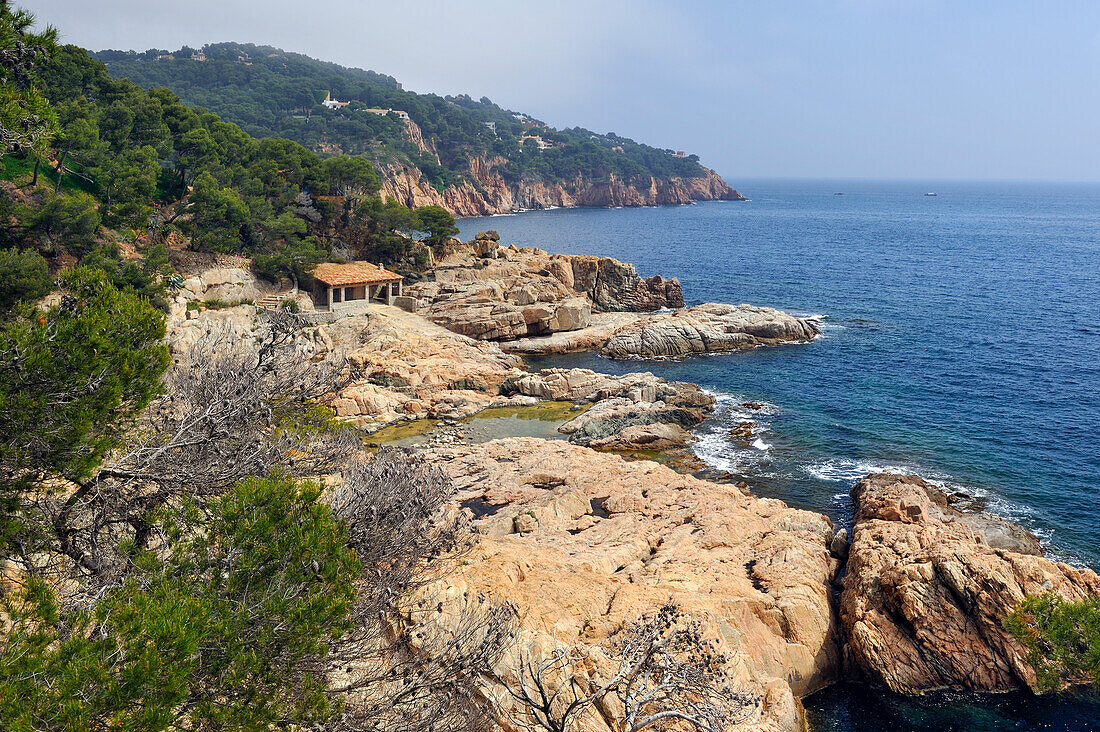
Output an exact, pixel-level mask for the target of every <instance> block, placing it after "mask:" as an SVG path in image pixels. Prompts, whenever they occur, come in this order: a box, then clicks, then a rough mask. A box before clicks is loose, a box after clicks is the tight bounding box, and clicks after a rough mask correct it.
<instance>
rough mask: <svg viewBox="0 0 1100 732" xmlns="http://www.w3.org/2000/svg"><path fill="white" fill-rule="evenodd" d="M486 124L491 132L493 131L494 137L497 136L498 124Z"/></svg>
mask: <svg viewBox="0 0 1100 732" xmlns="http://www.w3.org/2000/svg"><path fill="white" fill-rule="evenodd" d="M484 124H485V126H486V127H488V128H489V129H490V130H492V131H493V134H494V135H495V134H496V131H497V123H496V122H485V123H484Z"/></svg>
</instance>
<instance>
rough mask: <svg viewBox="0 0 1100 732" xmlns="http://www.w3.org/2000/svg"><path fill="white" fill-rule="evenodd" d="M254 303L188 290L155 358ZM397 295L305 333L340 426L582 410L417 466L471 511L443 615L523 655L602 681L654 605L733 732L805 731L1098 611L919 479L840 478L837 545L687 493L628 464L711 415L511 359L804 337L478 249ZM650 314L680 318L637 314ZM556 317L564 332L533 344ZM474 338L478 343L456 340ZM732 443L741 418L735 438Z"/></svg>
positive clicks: (751, 505)
mask: <svg viewBox="0 0 1100 732" xmlns="http://www.w3.org/2000/svg"><path fill="white" fill-rule="evenodd" d="M269 289H270V288H268V287H267V286H264V285H261V284H259V283H257V282H256V281H255V280H254V278H252V276H251V274H250V273H249V272H248V271H247V270H246V269H243V268H240V267H238V268H235V269H232V271H229V270H227V269H225V268H222V270H221V271H207V272H203V273H199V274H196V275H195V276H194V277H191V278H188V279H187V280H186V281H185V287H184V290H183V291H182V292H181V294H180V296H179V297H178V298H177V300H176V302H175V303H174V304H173V310H172V313H171V316H170V319H169V341H170V344H171V346H172V350H173V352H174V353H176V354H180V353H182V352H184V351H185V350H186V348H187V346H188V344H191V343H194V342H196V341H198V340H200V339H203V338H207V337H209V336H210V334H211V333H212V332H214V331H218V332H226V333H231V334H232V337H231V338H230V339H229V340H228V341H227V342H231V343H234V344H235V345H234V346H233V347H239V348H248V347H250V344H251V343H252V342H253V340H254V338H253V333H254V330H255V329H256V328H257V327H259V326H258V325H257V323H258V322H259V320H262V319H257V308H256V307H254V306H251V305H248V304H242V305H239V306H236V307H228V308H222V309H214V308H208V309H205V310H200V311H196V310H195V309H194V308H193V307H187V301H188V300H195V299H198V300H202V299H204V298H206V299H211V298H213V297H214V296H215V295H216V296H217V297H218V298H221V299H226V298H230V297H240V298H241V299H247V298H251V297H254V296H255V297H270V296H271V293H270V292H269ZM408 290H411V291H412V294H411V295H410V296H409V297H410V299H414V300H415V302H414V303H412V304H410V303H404V304H405V305H406V306H407V307H409V309H411V310H414V311H415V312H408V311H407V310H403V309H401V308H398V307H391V306H385V305H372V306H370V307H369V308H367V309H366V310H365V311H364V312H361V313H358V314H354V315H349V316H346V317H343V318H340V319H338V320H336V321H335V322H332V323H321V324H319V325H313V326H309V327H303V329H302V332H301V335H300V337H299V340H298V342H297V343H296V344H295V348H296V349H297V350H298V352H299V353H300V354H301V357H302V358H303V359H309V360H321V359H325V358H329V357H333V356H335V357H339V358H343V359H346V360H347V362H348V363H349V364H350V365H351V367H353V368H354V369H355V370H356V371H355V374H356V378H355V380H354V381H353V382H352V383H350V384H348V385H347V386H346V387H344V388H343V389H342V390H341V391H340V393H338V394H336V395H335V397H334V398H332V399H331V401H330V403H329V406H330V407H331V408H332V409H333V410H334V411H335V413H336V414H337V416H339V417H340V418H342V419H344V420H347V421H349V422H351V423H353V424H355V425H358V426H360V427H362V428H363V429H365V430H366V431H368V432H369V431H373V430H376V429H378V428H381V427H383V426H385V425H394V424H401V423H404V422H412V421H416V420H422V419H439V420H459V419H465V418H467V417H470V416H472V415H474V414H477V413H479V412H481V411H482V410H485V409H487V408H489V407H496V406H516V407H522V406H525V405H527V406H530V405H534V404H538V403H540V402H563V403H567V402H573V403H575V404H577V405H579V407H578V409H577V410H576V414H572V413H571V414H570V415H569V417H568V419H567V421H565V422H564V423H563V424H562V425H561V426H560V428H559V429H560V431H561V432H562V433H563V434H565V435H566V437H567V438H568V439H567V440H545V439H535V438H516V439H507V440H495V441H491V442H486V443H482V444H472V445H471V444H462V445H460V444H456V445H449V446H435V447H429V448H427V449H426V451H427V455H428V457H429V459H430V460H431V461H432V462H433V463H435V464H438V465H439V466H440V467H441V468H442V469H443V470H444V471H445V472H446V473H448V474H449V475H450V477H451V478H452V479H453V480H454V482H455V484H456V486H457V487H458V490H459V492H458V494H457V496H456V497H455V499H454V504H453V505H452V506H451V510H452V511H455V512H461V511H465V512H468V513H469V519H470V521H471V524H472V527H473V529H474V532H475V536H476V537H477V540H476V544H475V546H474V548H473V550H472V552H471V553H470V554H469V555H467V556H465V557H464V559H463V563H462V565H461V566H460V567H456V568H455V571H454V574H452V575H449V576H448V577H447V579H446V581H445V582H442V583H441V584H440V585H438V586H437V587H435V588H434V590H433V592H435V594H436V596H437V598H438V602H439V603H440V607H443V608H445V609H447V610H455V611H458V610H461V609H463V608H464V607H465V605H466V604H468V603H470V602H472V600H471V598H474V597H487V598H489V599H490V600H493V601H500V602H508V603H511V605H512V607H513V608H514V609H515V611H516V614H517V617H518V622H519V623H520V626H521V629H522V635H521V637H522V638H523V639H524V640H523V642H524V643H526V644H528V645H527V648H528V649H538V648H544V647H546V646H547V644H548V643H550V642H551V641H553V642H569V643H576V644H579V645H580V646H581V647H584V648H589V649H590V657H589V665H588V666H587V668H588V671H587V673H590V674H592V675H595V676H598V675H599V674H600V673H602V672H603V671H601V669H603V667H604V666H605V665H606V664H607V663H609V660H608V658H607V657H606V655H602V652H601V651H600V650H599V649H600V644H601V643H602V642H603V641H605V640H606V639H607V638H608V637H609V636H610V635H611V634H613V633H614V632H615V631H616V630H617V629H618V628H620V627H621V626H622V625H623V623H625V622H628V621H629V620H631V619H632V618H634V617H637V616H638V615H640V614H641V613H643V612H646V611H649V610H652V609H653V608H654V607H656V606H658V605H660V604H661V603H663V602H665V601H667V600H669V599H670V598H671V599H673V600H675V601H676V602H677V603H679V604H680V605H681V606H682V607H683V609H684V610H685V611H686V612H688V613H689V614H691V615H692V616H693V617H696V618H698V619H700V620H701V621H702V622H703V623H704V627H705V628H706V631H707V633H708V634H709V635H711V636H712V637H714V638H715V639H717V641H718V642H719V644H720V646H721V648H722V649H723V650H724V651H726V652H727V653H729V654H730V658H731V659H733V660H732V661H731V668H730V669H729V671H730V673H731V674H733V676H734V677H735V678H736V679H737V680H738V682H739V683H740V684H741V685H742V686H743V687H744V688H745V689H746V690H748V691H749V692H751V693H752V694H753V695H754V696H755V698H757V699H759V703H758V704H757V705H756V707H755V708H754V709H753V710H752V712H751V714H750V716H749V718H748V719H747V720H746V721H745V722H744V724H743V725H741V726H739V728H740V729H752V730H776V731H778V730H792V731H793V730H801V729H803V728H804V724H805V722H804V718H803V714H802V710H801V705H800V702H799V699H801V698H802V697H803V696H805V695H807V694H810V693H812V692H813V691H815V690H818V689H820V688H822V687H824V686H827V685H829V684H831V683H834V682H836V681H838V680H841V679H863V680H865V681H867V682H868V683H872V684H880V685H882V686H884V687H887V688H889V689H892V690H894V691H897V692H900V693H907V694H915V693H921V692H923V691H927V690H931V689H939V688H956V689H965V690H975V691H1000V690H1007V689H1015V688H1025V689H1035V688H1036V681H1035V672H1034V670H1033V669H1031V668H1030V666H1029V665H1028V662H1027V658H1026V652H1025V651H1024V649H1022V648H1021V647H1020V646H1019V644H1018V643H1017V642H1016V641H1015V639H1014V638H1013V637H1012V636H1011V634H1009V633H1008V632H1007V631H1005V630H1004V629H1003V627H1002V624H1001V623H1002V620H1003V618H1004V617H1005V615H1007V614H1008V613H1009V612H1011V610H1012V609H1013V608H1015V607H1016V605H1017V604H1018V603H1019V602H1020V601H1021V600H1022V599H1023V598H1024V597H1026V596H1029V595H1036V594H1041V593H1045V592H1054V593H1056V594H1058V595H1060V596H1062V597H1064V598H1067V599H1079V598H1083V597H1087V596H1092V595H1100V577H1097V575H1096V574H1095V573H1093V572H1092V571H1090V570H1087V569H1076V568H1073V567H1070V566H1068V565H1066V564H1063V563H1059V562H1055V561H1051V560H1049V559H1046V558H1044V557H1043V556H1042V550H1041V547H1040V545H1039V542H1038V541H1037V540H1036V539H1035V537H1034V536H1032V535H1030V534H1029V533H1028V532H1026V531H1024V530H1023V529H1021V528H1020V527H1018V526H1016V525H1014V524H1012V523H1010V522H1008V521H1006V520H1004V519H1001V518H999V517H996V516H993V515H991V514H987V513H982V512H973V511H965V510H962V509H961V507H960V506H958V505H955V504H954V503H953V502H952V501H951V500H950V498H949V497H948V496H947V495H946V494H944V493H943V492H942V491H940V490H939V489H938V488H936V487H935V486H934V485H932V484H930V483H927V482H925V481H923V480H922V479H920V478H918V477H916V476H897V475H872V476H868V477H867V478H866V479H864V480H862V481H860V482H859V484H858V485H856V487H855V488H854V489H853V491H852V500H853V505H854V509H855V519H854V526H853V531H852V536H851V541H850V542H849V539H848V535H847V531H845V530H844V529H841V530H839V531H838V530H836V527H834V525H833V524H832V522H831V521H830V519H829V518H827V517H826V516H823V515H821V514H817V513H813V512H809V511H803V510H799V509H795V508H791V507H789V506H787V505H786V504H784V503H782V502H781V501H777V500H773V499H766V498H760V497H756V496H753V495H752V494H751V493H750V492H749V488H748V487H747V486H744V485H743V484H740V485H738V486H733V485H731V484H729V483H727V482H715V481H712V480H704V479H701V478H699V477H696V476H694V475H691V474H690V473H693V472H695V471H694V469H693V468H692V467H691V466H688V467H684V468H681V469H680V470H673V469H670V468H669V467H666V466H664V465H661V464H659V463H658V462H655V461H653V460H650V459H642V460H639V459H636V458H638V457H647V456H648V457H660V456H661V455H664V454H672V453H675V451H677V450H681V451H685V450H686V451H690V443H691V441H692V440H693V439H694V437H693V435H692V433H691V431H690V430H691V429H692V428H693V427H695V426H697V425H698V424H700V423H701V422H702V421H703V420H705V419H706V417H707V415H708V414H709V413H710V412H711V411H712V410H713V408H714V398H713V397H712V396H710V395H708V394H706V393H705V392H703V391H702V390H701V389H700V388H699V387H698V386H696V385H694V384H688V383H682V382H670V381H666V380H664V379H661V378H658V377H656V376H654V375H653V374H651V373H648V372H637V373H629V374H624V375H620V376H611V375H607V374H601V373H598V372H595V371H591V370H587V369H544V370H541V371H535V372H532V371H529V370H527V369H526V366H525V364H524V363H523V361H522V359H521V356H520V355H518V354H522V353H538V352H554V350H557V349H560V350H574V349H576V348H591V349H594V350H599V351H601V352H603V353H605V354H607V355H609V356H614V357H667V356H678V355H686V354H692V353H707V352H713V351H719V350H732V349H739V348H749V347H756V346H770V345H776V344H779V343H787V342H795V343H798V342H805V341H808V340H811V339H812V338H813V337H814V336H815V335H816V334H817V332H818V331H817V327H816V325H815V324H814V323H813V322H812V321H809V320H805V319H800V318H795V317H793V316H790V315H787V314H785V313H782V312H779V311H775V310H771V309H769V308H756V307H752V306H748V305H743V306H732V305H700V306H696V307H693V308H682V299H683V294H682V292H681V290H680V287H679V283H678V282H676V281H675V280H665V279H663V278H651V279H650V280H644V279H642V278H640V277H639V276H638V275H637V274H636V272H635V271H634V269H633V267H631V266H630V265H624V264H621V263H619V262H616V261H615V260H610V259H600V258H595V257H566V256H561V255H549V254H547V253H545V252H542V251H540V250H525V249H517V248H515V247H500V246H499V243H498V242H497V241H496V240H495V239H493V238H490V237H483V238H481V239H479V240H476V241H474V242H471V243H469V244H464V245H461V246H459V247H456V248H455V249H454V250H453V251H451V252H450V253H448V254H447V255H446V256H444V257H442V258H441V262H440V263H439V265H438V267H437V268H436V269H435V271H434V277H433V278H430V279H429V280H427V281H424V282H421V283H419V284H416V285H413V286H411V287H409V288H408ZM296 296H297V297H299V298H301V297H302V296H301V295H300V294H298V295H296ZM302 307H303V308H307V309H308V307H309V306H308V303H307V302H304V301H303V303H302ZM655 308H676V309H674V310H673V311H672V312H661V313H652V312H640V311H639V310H641V309H650V310H652V309H655ZM532 309H539V314H538V315H537V316H533V315H530V314H529V313H528V312H527V311H529V310H532ZM544 311H545V314H544ZM559 312H561V313H562V314H561V315H558V313H559ZM468 313H469V314H470V315H469V316H467V314H468ZM472 313H477V314H476V315H473V314H472ZM517 315H518V317H517ZM574 316H575V317H574ZM585 317H587V318H588V320H587V322H585ZM570 320H571V321H572V322H571V323H570V324H571V325H576V326H577V327H575V328H572V329H569V328H562V329H559V330H556V331H554V330H553V326H554V325H555V324H556V325H562V324H566V323H567V321H570ZM476 322H484V323H487V324H488V329H481V330H477V329H473V330H471V329H472V328H473V325H472V324H473V323H476ZM463 331H469V332H463ZM502 333H503V334H509V335H507V336H501V335H500V334H502ZM547 333H548V334H547ZM550 341H553V342H554V345H552V346H546V345H545V344H546V343H547V342H550ZM537 343H542V344H543V345H541V346H536V345H535V344H537ZM563 344H564V345H563ZM539 349H542V350H539ZM751 429H752V427H751V423H747V426H746V425H743V426H742V431H743V433H744V434H742V435H741V439H748V438H751V436H752V431H751ZM736 437H737V436H736V435H735V438H736ZM616 453H618V454H616ZM624 455H627V456H629V457H631V458H632V459H629V460H628V459H625V457H624ZM452 614H453V613H441V614H437V615H435V616H432V617H431V618H427V619H425V620H423V621H422V622H443V620H442V619H443V618H444V617H448V616H449V615H452ZM486 694H487V698H492V699H494V700H496V701H495V702H494V703H502V704H506V703H508V702H507V701H506V700H504V699H503V698H502V697H501V695H499V694H493V693H492V691H491V690H487V691H486ZM616 713H617V712H616V710H614V709H602V710H601V714H600V715H596V716H591V717H590V718H589V717H586V718H585V720H584V723H583V724H582V725H581V727H580V729H583V730H586V731H588V730H590V731H591V732H606V730H608V729H611V728H613V725H614V723H615V721H616V717H615V714H616Z"/></svg>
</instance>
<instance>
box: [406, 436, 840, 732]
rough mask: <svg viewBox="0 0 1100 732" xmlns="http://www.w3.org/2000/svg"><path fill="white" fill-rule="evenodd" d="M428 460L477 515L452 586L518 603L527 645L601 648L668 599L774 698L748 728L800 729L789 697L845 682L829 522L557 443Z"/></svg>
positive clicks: (499, 446)
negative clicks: (833, 601) (470, 547)
mask: <svg viewBox="0 0 1100 732" xmlns="http://www.w3.org/2000/svg"><path fill="white" fill-rule="evenodd" d="M427 457H428V459H429V460H431V461H432V462H434V463H436V464H438V465H440V466H441V467H442V468H443V469H444V470H445V471H446V472H447V473H448V474H449V475H450V476H451V477H452V479H453V480H454V481H455V484H456V486H457V488H458V490H459V494H458V496H457V502H459V503H460V504H461V503H462V502H464V503H466V504H467V505H470V504H472V503H476V504H477V505H478V506H480V507H483V508H482V510H481V511H479V512H478V513H479V514H482V515H480V516H479V517H476V518H474V519H473V528H474V531H475V532H477V534H478V535H479V536H480V539H479V542H478V544H477V546H476V548H475V549H474V551H473V553H472V554H471V555H468V556H464V557H463V560H464V561H463V563H462V566H461V567H459V568H458V569H457V572H456V574H454V575H451V576H448V577H447V578H446V580H445V582H444V584H445V585H446V593H447V595H448V596H449V597H452V598H454V599H455V600H454V601H456V602H459V601H461V600H459V598H463V597H476V596H478V595H479V594H482V593H483V594H484V595H486V596H488V597H491V598H496V599H497V600H498V601H508V602H510V603H512V604H513V605H514V606H515V607H516V608H517V609H518V612H519V622H520V624H521V627H522V629H523V631H524V633H525V634H526V635H525V637H528V638H531V639H533V640H531V642H532V643H535V642H537V639H538V638H542V639H544V640H545V639H546V638H550V637H553V638H556V639H558V640H559V641H560V642H566V643H571V642H573V641H580V642H582V643H584V644H599V643H601V642H603V641H604V640H606V638H607V637H608V636H609V635H610V634H612V633H614V632H615V631H616V630H617V629H618V628H619V627H621V625H622V624H623V623H625V622H629V621H630V620H631V619H633V618H636V617H638V616H639V615H641V614H643V613H646V612H652V611H653V609H654V608H656V607H658V606H659V605H661V604H662V603H664V602H666V601H667V600H668V599H669V598H672V599H673V600H675V601H676V602H678V603H679V604H680V605H681V606H682V607H683V608H684V610H685V611H686V612H688V613H689V614H691V615H692V616H694V617H698V618H699V619H700V620H702V621H703V623H704V626H705V628H706V629H707V632H708V633H712V634H713V635H714V636H715V637H717V638H718V639H720V643H721V645H722V647H723V650H725V651H727V652H730V654H731V655H732V657H733V658H734V659H735V660H734V662H733V663H732V664H731V668H730V671H731V673H732V674H733V676H734V677H735V678H736V679H738V680H739V681H741V682H742V683H744V684H745V685H746V686H747V687H748V688H751V689H754V690H756V691H758V692H759V693H760V694H761V695H762V696H763V697H764V704H763V705H762V706H761V708H760V709H759V710H757V711H756V712H755V713H756V714H757V715H758V716H756V717H754V719H752V720H751V724H749V725H748V727H747V728H751V729H772V730H787V729H791V730H793V729H801V726H800V725H801V714H800V712H799V711H798V705H797V703H796V702H795V701H794V700H795V697H798V696H802V695H804V694H807V693H809V692H811V691H813V690H816V689H818V688H821V687H822V686H824V685H827V684H829V683H831V682H833V681H835V680H836V678H837V671H838V665H839V660H840V653H839V650H838V648H837V646H836V644H835V634H834V628H835V625H834V623H833V611H832V608H831V605H830V596H831V592H832V590H831V585H830V581H831V580H832V579H833V578H834V575H835V572H836V570H837V562H836V560H835V559H833V558H832V557H831V555H830V553H829V548H828V542H829V541H831V539H832V537H833V527H832V525H831V523H830V522H829V520H828V519H827V518H825V517H824V516H822V515H820V514H816V513H811V512H809V511H801V510H797V509H793V508H789V507H788V506H786V505H785V504H783V503H782V502H780V501H776V500H770V499H761V498H756V497H754V496H751V495H748V494H746V493H743V492H742V491H740V490H739V489H738V488H736V487H734V486H731V485H719V484H715V483H711V482H708V481H704V480H699V479H697V478H693V477H691V476H686V475H682V474H679V473H676V472H674V471H672V470H670V469H668V468H666V467H663V466H661V465H658V464H657V463H654V462H650V461H636V462H628V461H626V460H623V459H622V458H620V457H619V456H616V455H610V454H606V453H600V452H596V451H594V450H591V449H588V448H584V447H580V446H576V445H570V444H567V443H564V442H560V441H545V440H538V439H533V438H517V439H509V440H499V441H494V442H489V443H484V444H481V445H475V446H460V447H446V448H436V449H432V450H429V451H427ZM486 511H488V513H486ZM597 662H598V654H597V656H593V663H597ZM585 729H589V728H587V727H586V728H585ZM591 729H604V728H600V727H593V728H591Z"/></svg>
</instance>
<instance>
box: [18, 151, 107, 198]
mask: <svg viewBox="0 0 1100 732" xmlns="http://www.w3.org/2000/svg"><path fill="white" fill-rule="evenodd" d="M65 167H66V168H68V166H65ZM33 177H34V157H33V156H30V155H5V156H4V157H2V158H0V180H10V181H11V182H12V183H15V184H16V185H18V186H23V185H28V184H29V183H30V182H31V179H32V178H33ZM38 185H39V186H49V187H50V188H53V187H54V186H55V185H57V171H56V170H54V168H53V166H52V165H50V164H49V162H47V161H46V160H42V164H41V165H40V166H39V168H38ZM61 190H63V191H82V192H84V193H91V194H93V195H94V194H95V193H96V186H95V185H94V184H92V183H89V182H88V181H86V180H84V179H83V178H78V177H76V176H75V175H72V174H71V173H67V174H66V175H65V177H64V179H62V181H61Z"/></svg>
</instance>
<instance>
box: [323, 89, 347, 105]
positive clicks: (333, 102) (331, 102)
mask: <svg viewBox="0 0 1100 732" xmlns="http://www.w3.org/2000/svg"><path fill="white" fill-rule="evenodd" d="M321 104H323V105H324V106H326V107H328V108H329V109H343V108H344V107H346V106H348V105H349V104H351V102H338V101H336V100H335V99H333V98H332V93H331V92H325V101H323V102H321Z"/></svg>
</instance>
